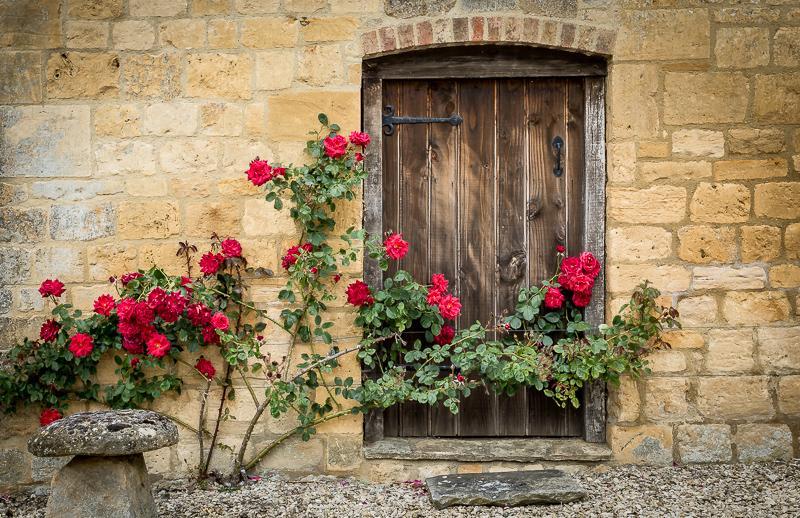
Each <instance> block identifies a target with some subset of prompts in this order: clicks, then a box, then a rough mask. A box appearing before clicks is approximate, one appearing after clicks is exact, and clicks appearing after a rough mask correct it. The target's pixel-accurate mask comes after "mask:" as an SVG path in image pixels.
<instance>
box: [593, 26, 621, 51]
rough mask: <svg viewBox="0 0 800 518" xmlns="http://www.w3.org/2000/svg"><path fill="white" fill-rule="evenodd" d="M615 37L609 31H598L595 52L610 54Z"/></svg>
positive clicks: (612, 32)
mask: <svg viewBox="0 0 800 518" xmlns="http://www.w3.org/2000/svg"><path fill="white" fill-rule="evenodd" d="M616 36H617V35H616V33H615V32H614V31H611V30H607V29H606V30H602V31H600V32H599V34H598V35H597V42H596V43H595V45H594V50H595V52H599V53H600V54H611V51H612V50H613V49H614V40H615V39H616Z"/></svg>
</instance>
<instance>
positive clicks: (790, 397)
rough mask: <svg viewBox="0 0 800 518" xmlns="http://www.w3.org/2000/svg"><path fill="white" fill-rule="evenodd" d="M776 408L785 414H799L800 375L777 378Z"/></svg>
mask: <svg viewBox="0 0 800 518" xmlns="http://www.w3.org/2000/svg"><path fill="white" fill-rule="evenodd" d="M778 409H779V410H780V412H781V413H782V414H786V415H787V416H791V417H797V416H800V376H782V377H780V378H778Z"/></svg>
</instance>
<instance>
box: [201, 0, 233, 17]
mask: <svg viewBox="0 0 800 518" xmlns="http://www.w3.org/2000/svg"><path fill="white" fill-rule="evenodd" d="M191 10H192V14H193V15H194V16H208V15H214V14H229V13H230V12H231V0H192V6H191Z"/></svg>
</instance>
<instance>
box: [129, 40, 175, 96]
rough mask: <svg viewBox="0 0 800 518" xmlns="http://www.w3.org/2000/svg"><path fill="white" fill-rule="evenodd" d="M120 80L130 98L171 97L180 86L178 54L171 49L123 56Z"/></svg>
mask: <svg viewBox="0 0 800 518" xmlns="http://www.w3.org/2000/svg"><path fill="white" fill-rule="evenodd" d="M122 80H123V84H124V88H125V93H126V95H127V96H128V97H130V98H133V99H145V98H158V99H159V100H161V101H168V100H170V99H173V98H174V97H177V96H178V94H179V93H180V88H181V56H180V55H178V54H176V53H171V52H164V53H161V54H131V55H127V56H124V57H123V59H122Z"/></svg>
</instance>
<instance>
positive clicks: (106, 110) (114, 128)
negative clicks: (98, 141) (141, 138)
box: [94, 104, 141, 137]
mask: <svg viewBox="0 0 800 518" xmlns="http://www.w3.org/2000/svg"><path fill="white" fill-rule="evenodd" d="M94 132H95V135H97V136H98V137H136V136H138V135H140V134H141V117H140V116H139V109H138V108H137V107H136V106H135V105H133V104H102V105H100V106H97V107H96V108H95V110H94Z"/></svg>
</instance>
